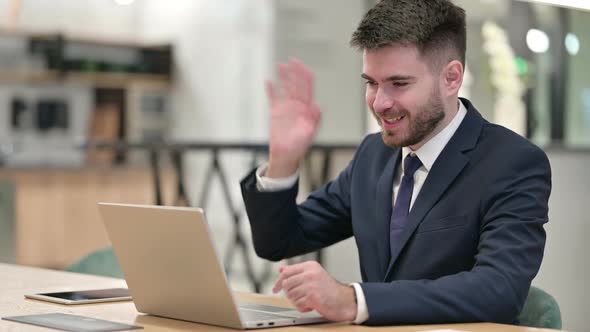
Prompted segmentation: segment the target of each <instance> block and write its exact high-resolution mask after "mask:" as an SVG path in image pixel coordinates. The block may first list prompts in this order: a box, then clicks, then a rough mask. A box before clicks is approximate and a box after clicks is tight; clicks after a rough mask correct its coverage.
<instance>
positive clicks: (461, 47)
mask: <svg viewBox="0 0 590 332" xmlns="http://www.w3.org/2000/svg"><path fill="white" fill-rule="evenodd" d="M466 39H467V32H466V27H465V10H463V8H461V7H458V6H456V5H455V4H453V3H452V2H451V1H449V0H382V1H380V2H379V3H378V4H377V5H375V6H374V7H373V8H371V9H370V10H369V11H368V12H367V14H365V16H364V17H363V19H362V21H361V23H360V24H359V26H358V28H357V29H356V31H355V32H354V33H353V34H352V38H351V40H350V45H351V46H352V47H354V48H357V49H359V50H369V51H370V50H375V49H378V48H381V47H384V46H390V45H394V44H405V45H415V46H416V47H417V48H418V50H419V51H420V53H421V54H422V56H425V57H426V58H427V59H430V60H431V63H437V64H439V63H441V61H451V60H459V61H461V63H463V65H465V50H466ZM449 51H452V52H449ZM442 52H444V53H442ZM443 54H446V57H445V56H442V55H443Z"/></svg>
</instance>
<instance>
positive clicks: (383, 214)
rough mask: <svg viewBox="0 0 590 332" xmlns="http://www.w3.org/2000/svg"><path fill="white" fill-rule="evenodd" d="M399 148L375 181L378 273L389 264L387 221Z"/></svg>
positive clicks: (399, 153)
mask: <svg viewBox="0 0 590 332" xmlns="http://www.w3.org/2000/svg"><path fill="white" fill-rule="evenodd" d="M400 155H401V149H396V150H395V152H394V153H393V155H392V156H391V158H389V160H388V162H387V165H386V166H385V168H384V169H383V173H381V176H380V177H379V181H378V182H377V193H376V200H375V201H376V202H375V203H376V206H375V211H377V212H376V215H377V233H376V238H377V247H378V248H377V254H378V255H379V257H378V258H379V269H380V275H384V274H385V270H386V269H387V265H388V264H389V260H390V255H389V251H390V249H389V222H390V218H391V209H392V199H393V177H394V174H395V172H396V171H397V169H398V168H399V167H398V165H399V160H400Z"/></svg>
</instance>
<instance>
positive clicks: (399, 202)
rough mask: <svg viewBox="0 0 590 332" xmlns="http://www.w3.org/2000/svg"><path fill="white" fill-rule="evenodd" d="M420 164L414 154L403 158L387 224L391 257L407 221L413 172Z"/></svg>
mask: <svg viewBox="0 0 590 332" xmlns="http://www.w3.org/2000/svg"><path fill="white" fill-rule="evenodd" d="M421 166H422V162H421V161H420V159H419V158H418V156H416V155H412V154H409V155H407V156H406V158H405V159H404V175H403V177H402V181H401V184H400V186H399V190H398V192H397V197H396V198H395V204H394V205H393V211H392V212H391V221H390V226H389V248H390V250H391V257H393V255H394V252H395V251H396V248H398V246H399V245H400V242H401V235H402V232H403V230H404V227H405V226H406V224H407V222H408V213H409V211H410V202H411V201H412V192H413V191H414V173H415V172H416V171H417V170H418V168H420V167H421Z"/></svg>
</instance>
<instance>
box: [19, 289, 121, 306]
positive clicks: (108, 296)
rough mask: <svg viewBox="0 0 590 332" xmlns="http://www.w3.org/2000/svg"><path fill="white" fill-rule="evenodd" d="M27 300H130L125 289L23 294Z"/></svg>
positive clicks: (80, 301)
mask: <svg viewBox="0 0 590 332" xmlns="http://www.w3.org/2000/svg"><path fill="white" fill-rule="evenodd" d="M25 297H26V298H28V299H35V300H41V301H49V302H54V303H60V304H85V303H101V302H114V301H128V300H131V295H129V290H128V289H127V288H107V289H91V290H82V291H67V292H54V293H39V294H25Z"/></svg>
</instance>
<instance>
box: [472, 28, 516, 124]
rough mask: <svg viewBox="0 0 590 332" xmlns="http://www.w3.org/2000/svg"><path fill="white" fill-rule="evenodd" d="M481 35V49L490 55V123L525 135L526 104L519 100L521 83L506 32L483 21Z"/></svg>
mask: <svg viewBox="0 0 590 332" xmlns="http://www.w3.org/2000/svg"><path fill="white" fill-rule="evenodd" d="M482 34H483V37H484V44H483V49H484V51H485V52H486V53H487V54H488V55H489V57H490V60H489V64H490V69H491V77H490V79H491V83H492V86H493V87H494V91H495V93H496V95H495V101H494V123H497V124H499V125H502V126H504V127H507V128H509V129H511V130H513V131H514V132H516V133H518V134H520V135H522V136H525V134H526V105H525V104H524V102H523V100H522V98H523V95H524V92H525V86H524V84H523V83H522V81H521V79H520V77H519V76H518V69H517V67H516V62H515V56H514V51H513V50H512V47H510V43H509V42H508V37H507V35H506V32H505V31H504V30H503V29H502V28H500V27H499V26H498V25H497V24H496V23H493V22H490V21H487V22H485V23H484V25H483V28H482Z"/></svg>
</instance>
